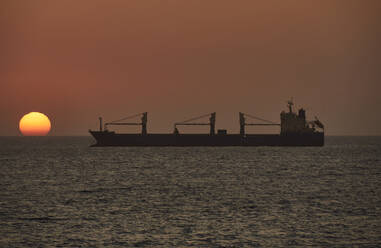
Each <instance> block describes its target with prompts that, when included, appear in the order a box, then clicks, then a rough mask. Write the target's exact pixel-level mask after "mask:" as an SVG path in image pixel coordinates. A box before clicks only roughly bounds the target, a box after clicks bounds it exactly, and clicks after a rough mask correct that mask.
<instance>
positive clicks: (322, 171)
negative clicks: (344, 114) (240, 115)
mask: <svg viewBox="0 0 381 248" xmlns="http://www.w3.org/2000/svg"><path fill="white" fill-rule="evenodd" d="M93 143H95V141H94V140H93V139H92V138H91V137H34V138H33V137H0V223H1V225H0V247H306V246H316V247H332V246H334V247H351V246H355V247H380V246H381V137H327V138H326V145H325V146H324V147H221V148H214V147H191V148H185V147H105V148H100V147H96V148H91V147H89V146H90V145H91V144H93Z"/></svg>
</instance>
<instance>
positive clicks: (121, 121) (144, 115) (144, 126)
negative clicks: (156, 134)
mask: <svg viewBox="0 0 381 248" xmlns="http://www.w3.org/2000/svg"><path fill="white" fill-rule="evenodd" d="M147 114H148V113H147V112H144V113H139V114H135V115H131V116H127V117H125V118H122V119H119V120H115V121H111V122H107V123H105V125H104V130H107V127H108V126H109V125H125V126H142V135H147ZM138 116H141V122H124V121H126V120H129V119H133V118H136V117H138ZM99 121H100V129H101V131H102V118H99Z"/></svg>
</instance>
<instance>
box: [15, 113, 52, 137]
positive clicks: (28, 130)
mask: <svg viewBox="0 0 381 248" xmlns="http://www.w3.org/2000/svg"><path fill="white" fill-rule="evenodd" d="M50 127H51V125H50V120H49V118H48V117H47V116H46V115H44V114H42V113H39V112H30V113H29V114H26V115H24V116H23V117H22V118H21V120H20V123H19V129H20V131H21V133H22V134H23V135H24V136H45V135H47V134H48V133H49V131H50Z"/></svg>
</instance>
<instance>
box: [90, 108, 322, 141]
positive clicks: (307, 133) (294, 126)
mask: <svg viewBox="0 0 381 248" xmlns="http://www.w3.org/2000/svg"><path fill="white" fill-rule="evenodd" d="M293 105H294V104H293V102H292V101H288V111H282V112H281V113H280V123H275V122H272V121H268V120H265V119H262V118H259V117H256V116H253V115H249V114H245V113H241V112H240V113H239V114H238V117H239V118H238V119H239V128H240V132H239V133H237V134H228V133H227V131H226V129H218V130H217V132H216V129H215V124H216V113H215V112H214V113H210V114H207V115H202V116H198V117H195V118H191V119H188V120H185V121H182V122H177V123H175V124H174V131H173V133H148V132H147V120H148V113H147V112H144V113H140V114H136V115H132V116H128V117H125V118H122V119H119V120H116V121H112V122H107V123H105V124H104V125H102V118H101V117H100V118H99V131H92V130H89V132H90V134H91V135H92V136H93V137H94V138H95V140H96V144H94V145H93V146H323V145H324V125H323V123H322V122H320V121H319V120H318V119H317V117H315V120H312V121H307V120H306V111H305V110H304V109H303V108H301V109H299V110H298V111H297V112H294V110H293ZM207 117H209V118H207ZM134 118H135V119H136V118H140V121H139V122H128V120H131V119H134ZM205 118H207V121H206V122H196V121H197V120H201V119H205ZM247 119H252V120H255V122H252V123H249V122H247ZM113 125H137V126H141V132H140V133H116V132H115V131H110V130H109V127H110V126H113ZM180 126H209V133H206V134H194V133H181V132H180V131H179V127H180ZM246 126H279V127H280V133H278V134H249V133H246V130H245V127H246Z"/></svg>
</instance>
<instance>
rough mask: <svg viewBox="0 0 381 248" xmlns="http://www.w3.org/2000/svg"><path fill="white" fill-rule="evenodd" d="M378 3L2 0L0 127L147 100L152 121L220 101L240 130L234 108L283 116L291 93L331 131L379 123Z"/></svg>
mask: <svg viewBox="0 0 381 248" xmlns="http://www.w3.org/2000/svg"><path fill="white" fill-rule="evenodd" d="M380 13H381V1H378V0H374V1H372V0H356V1H351V0H342V1H334V0H321V1H304V0H300V1H291V0H290V1H287V0H279V1H269V0H266V1H254V0H250V1H221V0H218V1H217V0H216V1H206V0H199V1H197V0H192V1H185V0H184V1H181V0H173V1H164V0H161V1H153V0H152V1H149V0H146V1H141V0H137V1H132V0H131V1H126V0H120V1H114V0H104V1H95V0H81V1H78V0H71V1H70V0H65V1H59V0H56V1H53V0H46V1H42V0H34V1H21V0H20V1H17V0H9V1H7V0H2V1H1V2H0V124H1V129H0V135H20V134H19V131H18V121H19V120H20V118H21V117H22V116H23V115H24V114H26V113H28V112H31V111H39V112H43V113H45V114H47V115H48V116H49V118H50V119H51V121H52V132H51V135H87V130H88V129H89V128H91V129H96V128H98V116H103V117H104V118H105V119H106V120H114V119H118V118H119V117H123V116H126V115H129V114H134V113H139V112H143V111H148V112H149V115H148V118H149V123H148V131H149V132H171V131H172V127H173V126H172V124H173V122H175V121H181V120H184V119H187V118H189V117H192V116H197V115H201V114H204V113H208V112H213V111H216V112H217V128H227V129H228V131H229V132H237V133H238V132H239V125H238V112H239V111H242V112H247V113H250V114H253V115H257V116H260V117H263V118H265V119H270V120H273V121H279V113H280V111H281V110H283V109H285V107H286V106H285V102H286V101H287V100H288V99H289V98H291V97H294V99H295V102H296V104H297V105H298V106H303V107H305V108H306V109H307V116H308V117H310V118H313V117H314V116H315V115H317V116H318V117H319V118H320V120H321V121H322V122H323V123H324V124H325V125H326V128H327V129H326V131H327V134H329V135H381V111H380V108H381V97H380V94H381V14H380ZM128 130H131V131H138V130H136V129H134V128H129V129H128ZM185 130H190V129H189V128H188V129H184V131H185ZM200 130H201V131H202V129H200ZM255 130H256V129H250V130H249V131H250V132H255ZM204 131H205V132H206V133H207V132H208V130H207V129H206V130H204Z"/></svg>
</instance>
